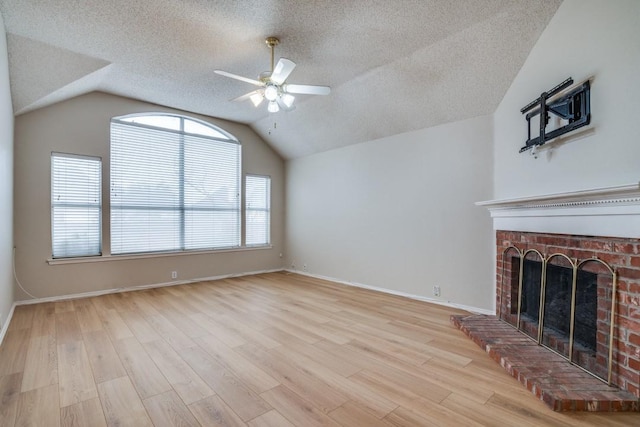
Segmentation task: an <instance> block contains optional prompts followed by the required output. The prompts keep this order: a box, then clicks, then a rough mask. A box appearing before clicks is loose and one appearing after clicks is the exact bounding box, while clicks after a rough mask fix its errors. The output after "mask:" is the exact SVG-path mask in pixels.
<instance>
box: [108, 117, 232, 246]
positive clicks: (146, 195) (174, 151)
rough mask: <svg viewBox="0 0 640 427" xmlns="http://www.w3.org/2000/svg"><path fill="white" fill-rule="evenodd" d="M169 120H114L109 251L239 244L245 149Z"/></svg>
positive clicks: (185, 120)
mask: <svg viewBox="0 0 640 427" xmlns="http://www.w3.org/2000/svg"><path fill="white" fill-rule="evenodd" d="M152 117H153V116H152ZM158 117H162V116H158ZM170 118H172V119H173V118H178V119H179V123H180V126H179V129H180V130H172V129H166V128H165V129H161V128H157V127H154V126H149V125H147V124H142V123H135V122H134V121H133V120H127V119H112V121H111V253H112V254H131V253H144V252H163V251H182V250H195V249H220V248H230V247H238V246H240V144H238V143H237V142H236V141H231V140H221V138H217V137H211V136H207V135H195V134H191V133H188V132H185V131H184V129H185V122H186V123H187V124H188V123H189V122H191V121H190V120H189V119H186V118H183V117H177V116H171V117H170ZM193 123H196V122H193ZM221 135H222V134H221Z"/></svg>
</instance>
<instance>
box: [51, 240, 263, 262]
mask: <svg viewBox="0 0 640 427" xmlns="http://www.w3.org/2000/svg"><path fill="white" fill-rule="evenodd" d="M272 248H273V246H271V245H265V246H244V247H241V248H231V249H215V250H206V251H183V252H160V253H149V254H136V255H102V256H94V257H77V258H49V259H47V264H49V265H62V264H84V263H91V262H110V261H126V260H134V259H147V258H163V257H173V256H188V255H209V254H219V253H226V252H248V251H260V250H263V249H272Z"/></svg>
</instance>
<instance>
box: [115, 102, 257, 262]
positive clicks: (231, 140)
mask: <svg viewBox="0 0 640 427" xmlns="http://www.w3.org/2000/svg"><path fill="white" fill-rule="evenodd" d="M157 116H167V117H175V118H177V119H179V120H180V129H171V128H166V127H162V126H153V125H148V124H144V123H135V122H132V121H128V120H125V119H127V118H135V117H157ZM186 121H191V122H195V123H198V124H201V125H203V126H206V127H208V128H211V129H213V130H215V131H216V132H219V133H221V134H223V135H225V138H220V137H214V136H210V135H204V134H200V133H192V132H186V131H185V130H184V129H185V128H186V126H185V122H186ZM109 123H110V127H111V126H112V125H113V124H114V123H116V124H117V125H122V126H131V127H137V128H141V129H149V130H153V131H161V132H167V133H170V134H174V135H177V136H180V137H183V136H194V137H196V138H199V139H205V140H211V141H215V142H221V143H225V144H233V145H236V146H237V147H238V153H237V154H238V169H237V186H238V195H237V205H236V206H237V209H234V210H233V211H234V212H237V213H238V230H237V231H238V244H237V245H233V246H224V247H222V246H221V247H217V248H195V249H186V248H185V247H184V242H185V240H184V226H185V223H184V212H185V209H184V204H183V202H182V197H181V205H180V206H182V209H178V211H180V212H181V219H180V227H181V229H180V236H181V237H180V241H181V245H182V247H181V248H172V249H168V250H158V251H144V252H123V253H116V254H114V253H113V227H112V221H113V219H112V216H111V214H112V212H113V210H114V205H113V204H112V203H111V192H109V201H110V208H109V224H110V228H109V229H110V232H109V234H110V236H109V238H110V239H109V242H110V245H109V246H110V255H109V256H114V257H126V256H134V257H135V256H143V257H145V256H146V255H159V256H162V255H163V254H182V253H198V252H203V251H227V250H236V249H241V248H243V247H245V246H246V245H243V243H244V242H243V240H242V237H243V231H244V228H245V223H244V221H243V216H242V215H243V209H242V200H243V179H242V169H243V168H242V166H243V165H242V144H241V143H240V141H239V140H238V139H237V138H236V137H235V136H234V135H232V134H230V133H229V132H227V131H225V130H224V129H221V128H220V127H218V126H216V125H214V124H212V123H208V122H206V121H203V120H199V119H196V118H193V117H190V116H187V115H183V114H175V113H153V112H145V113H132V114H127V115H123V116H114V117H112V118H111V120H110V122H109ZM181 139H182V138H181ZM111 143H112V142H111V135H110V137H109V144H110V146H111ZM182 149H183V148H182ZM180 168H181V174H183V173H184V172H183V171H184V164H181V166H180ZM109 170H110V173H111V171H112V170H113V159H112V158H111V149H110V158H109ZM109 180H110V185H109V187H111V180H112V177H111V176H110V178H109ZM181 180H182V178H181ZM183 191H184V188H182V187H181V188H180V193H181V194H182V192H183Z"/></svg>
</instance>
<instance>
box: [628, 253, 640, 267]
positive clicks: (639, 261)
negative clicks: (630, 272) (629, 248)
mask: <svg viewBox="0 0 640 427" xmlns="http://www.w3.org/2000/svg"><path fill="white" fill-rule="evenodd" d="M629 265H630V266H631V267H638V268H640V256H631V257H629Z"/></svg>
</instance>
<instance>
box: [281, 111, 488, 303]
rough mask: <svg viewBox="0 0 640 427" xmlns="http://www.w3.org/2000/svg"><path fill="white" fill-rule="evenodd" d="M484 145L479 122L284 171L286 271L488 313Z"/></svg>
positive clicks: (483, 121) (300, 162) (349, 150)
mask: <svg viewBox="0 0 640 427" xmlns="http://www.w3.org/2000/svg"><path fill="white" fill-rule="evenodd" d="M382 125H384V124H382ZM491 138H492V118H491V116H484V117H478V118H474V119H470V120H465V121H461V122H455V123H449V124H446V125H442V126H437V127H433V128H428V129H423V130H419V131H415V132H409V133H405V134H400V135H395V136H392V137H388V138H383V139H380V140H376V141H370V142H367V143H363V144H356V145H351V146H348V147H345V148H340V149H336V150H332V151H327V152H324V153H320V154H316V155H313V156H308V157H304V158H301V159H296V160H292V161H289V162H287V267H288V268H291V265H292V264H295V269H296V270H300V271H303V270H304V264H306V265H307V268H306V269H307V271H308V272H309V273H311V274H316V275H321V276H326V277H331V278H335V279H339V280H342V281H346V282H351V283H357V284H360V285H366V286H371V287H377V288H383V289H386V290H389V291H392V292H396V293H405V294H410V295H414V296H418V297H423V298H428V299H433V300H437V301H440V302H444V303H452V304H457V305H464V306H467V307H474V308H479V309H483V310H488V311H490V310H492V309H493V306H494V301H493V294H494V290H493V286H494V285H493V249H492V248H493V243H492V242H493V236H492V227H491V220H490V217H489V214H488V213H487V212H486V210H485V209H483V208H479V207H476V206H474V202H476V201H479V200H486V199H489V198H491V193H492V171H493V167H492V156H493V149H492V143H491ZM435 285H437V286H440V287H441V296H440V297H435V296H434V295H433V286H435Z"/></svg>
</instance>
